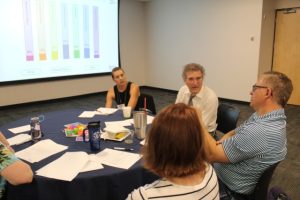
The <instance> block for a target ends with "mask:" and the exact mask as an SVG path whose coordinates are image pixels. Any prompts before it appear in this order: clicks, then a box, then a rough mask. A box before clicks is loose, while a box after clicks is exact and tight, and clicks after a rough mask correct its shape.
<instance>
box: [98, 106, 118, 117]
mask: <svg viewBox="0 0 300 200" xmlns="http://www.w3.org/2000/svg"><path fill="white" fill-rule="evenodd" d="M117 110H118V109H117V108H103V107H100V108H98V109H97V111H98V112H97V113H96V114H97V115H110V114H113V113H114V112H116V111H117Z"/></svg>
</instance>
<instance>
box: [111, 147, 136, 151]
mask: <svg viewBox="0 0 300 200" xmlns="http://www.w3.org/2000/svg"><path fill="white" fill-rule="evenodd" d="M114 149H115V150H122V151H133V150H134V149H133V148H124V147H114Z"/></svg>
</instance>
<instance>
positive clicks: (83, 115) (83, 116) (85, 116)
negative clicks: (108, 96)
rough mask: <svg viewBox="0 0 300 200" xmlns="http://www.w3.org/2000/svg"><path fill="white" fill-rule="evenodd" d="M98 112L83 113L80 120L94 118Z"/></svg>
mask: <svg viewBox="0 0 300 200" xmlns="http://www.w3.org/2000/svg"><path fill="white" fill-rule="evenodd" d="M96 113H97V111H83V112H82V113H81V114H80V115H79V116H78V117H80V118H93V117H94V116H95V114H96Z"/></svg>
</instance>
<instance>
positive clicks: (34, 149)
mask: <svg viewBox="0 0 300 200" xmlns="http://www.w3.org/2000/svg"><path fill="white" fill-rule="evenodd" d="M67 148H68V147H67V146H64V145H60V144H57V143H55V142H53V141H52V140H50V139H46V140H41V141H39V142H37V143H36V144H34V145H32V146H30V147H28V148H26V149H23V150H22V151H18V152H16V156H17V157H18V158H21V159H23V160H27V161H28V162H30V163H34V162H39V161H41V160H43V159H45V158H47V157H49V156H51V155H53V154H56V153H58V152H61V151H64V150H66V149H67Z"/></svg>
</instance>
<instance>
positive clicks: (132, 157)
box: [96, 149, 141, 169]
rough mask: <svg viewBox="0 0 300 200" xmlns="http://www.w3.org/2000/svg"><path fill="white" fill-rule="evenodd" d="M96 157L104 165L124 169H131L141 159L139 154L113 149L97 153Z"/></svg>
mask: <svg viewBox="0 0 300 200" xmlns="http://www.w3.org/2000/svg"><path fill="white" fill-rule="evenodd" d="M96 156H97V157H98V158H99V159H100V162H101V163H102V164H104V165H109V166H112V167H118V168H122V169H129V168H130V167H131V166H132V165H133V164H134V163H136V162H137V161H138V160H139V159H140V158H141V155H140V154H137V153H129V152H125V151H118V150H113V149H104V150H103V151H101V152H99V153H97V154H96Z"/></svg>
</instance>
